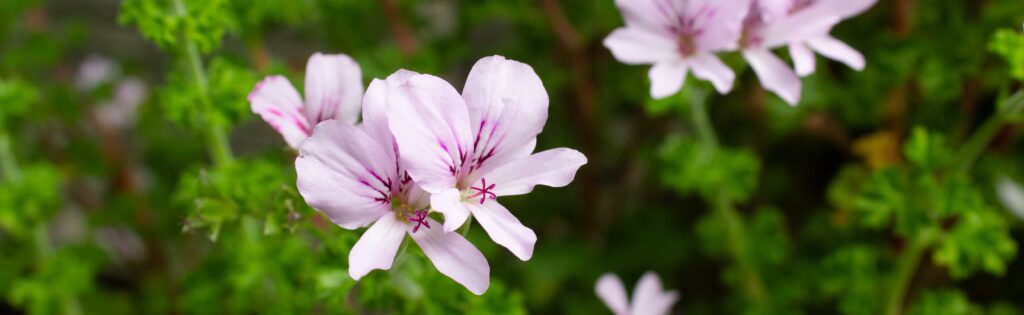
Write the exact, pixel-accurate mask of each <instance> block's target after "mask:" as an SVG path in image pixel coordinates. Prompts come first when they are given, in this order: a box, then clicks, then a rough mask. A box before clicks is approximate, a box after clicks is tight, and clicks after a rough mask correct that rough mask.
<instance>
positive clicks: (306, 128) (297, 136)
mask: <svg viewBox="0 0 1024 315" xmlns="http://www.w3.org/2000/svg"><path fill="white" fill-rule="evenodd" d="M305 90H306V93H305V94H306V99H305V101H303V99H302V97H301V96H299V92H298V91H297V90H295V87H294V86H292V84H291V83H290V82H288V79H287V78H285V77H283V76H279V75H276V76H269V77H267V78H265V79H263V81H260V82H259V83H257V84H256V87H255V88H254V89H253V90H252V92H251V93H249V104H250V105H251V107H252V112H253V113H256V114H259V115H260V116H261V117H263V120H264V121H266V122H267V123H268V124H270V126H271V127H273V128H274V130H277V132H278V133H280V134H281V136H283V137H284V140H285V142H288V145H289V146H291V147H292V148H293V149H298V147H299V144H300V143H302V141H303V140H305V139H306V138H308V137H309V136H310V135H312V133H313V127H316V125H317V124H319V123H320V122H323V121H327V120H332V119H337V120H340V121H342V122H345V123H348V124H355V123H356V120H357V119H358V118H359V108H360V103H361V102H362V98H363V75H362V71H361V70H360V69H359V64H357V63H356V62H355V61H354V60H352V58H350V57H349V56H346V55H341V54H338V55H324V54H321V53H315V54H313V55H312V56H310V57H309V61H308V62H307V63H306V82H305Z"/></svg>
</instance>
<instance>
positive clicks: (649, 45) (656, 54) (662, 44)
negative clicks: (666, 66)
mask: <svg viewBox="0 0 1024 315" xmlns="http://www.w3.org/2000/svg"><path fill="white" fill-rule="evenodd" d="M604 46H605V47H607V48H608V50H611V52H612V55H614V56H615V59H617V60H619V61H621V62H622V63H625V64H632V65H635V64H653V63H657V62H659V61H664V60H669V59H672V58H675V57H676V56H678V53H676V51H675V49H676V48H675V42H674V41H673V40H671V39H669V38H667V37H665V36H664V35H661V34H654V33H651V32H648V31H645V30H642V29H639V28H629V27H622V28H619V29H616V30H615V31H613V32H612V33H611V34H610V35H608V37H607V38H605V39H604Z"/></svg>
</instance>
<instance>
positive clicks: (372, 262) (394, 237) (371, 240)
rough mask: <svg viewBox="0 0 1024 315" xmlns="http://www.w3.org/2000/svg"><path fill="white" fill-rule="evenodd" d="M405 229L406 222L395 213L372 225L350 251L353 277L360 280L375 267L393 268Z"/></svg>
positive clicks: (349, 262) (349, 259)
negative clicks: (396, 216)
mask: <svg viewBox="0 0 1024 315" xmlns="http://www.w3.org/2000/svg"><path fill="white" fill-rule="evenodd" d="M405 231H406V224H405V222H400V221H398V219H397V218H395V216H393V215H385V216H383V217H381V218H380V220H377V223H374V224H373V226H370V228H369V229H367V230H366V233H363V236H362V237H360V238H359V241H358V242H356V245H355V246H352V251H350V252H349V253H348V274H349V275H350V276H352V279H355V280H359V279H360V278H362V277H363V276H365V275H366V274H367V273H370V271H372V270H374V269H381V270H387V269H391V264H392V263H393V262H394V261H395V254H396V253H398V246H399V245H401V244H402V238H404V237H405Z"/></svg>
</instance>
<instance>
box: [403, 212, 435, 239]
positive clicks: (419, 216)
mask: <svg viewBox="0 0 1024 315" xmlns="http://www.w3.org/2000/svg"><path fill="white" fill-rule="evenodd" d="M427 214H429V212H428V211H427V209H426V208H424V209H420V210H416V211H414V212H413V213H412V215H410V216H409V217H408V218H407V219H408V220H409V222H412V223H416V226H414V227H413V228H412V232H413V233H416V232H419V231H420V227H421V226H426V227H427V228H428V229H429V228H430V222H429V221H427Z"/></svg>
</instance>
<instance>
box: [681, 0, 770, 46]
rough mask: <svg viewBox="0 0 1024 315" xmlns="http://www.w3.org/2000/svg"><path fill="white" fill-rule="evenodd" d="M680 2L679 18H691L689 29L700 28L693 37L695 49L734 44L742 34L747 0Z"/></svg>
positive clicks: (748, 2) (747, 5) (693, 0)
mask: <svg viewBox="0 0 1024 315" xmlns="http://www.w3.org/2000/svg"><path fill="white" fill-rule="evenodd" d="M666 2H669V1H666ZM683 5H684V6H685V7H686V8H685V11H686V13H685V14H686V18H685V19H680V20H681V21H691V22H690V23H692V24H693V25H692V26H691V27H692V29H695V30H700V31H699V32H698V35H697V36H696V38H695V39H694V41H695V44H696V47H697V50H698V51H703V52H718V51H728V50H735V49H736V48H737V46H738V43H739V40H740V36H741V35H742V34H743V20H744V19H745V18H746V17H747V12H748V11H750V0H690V1H685V4H683Z"/></svg>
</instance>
